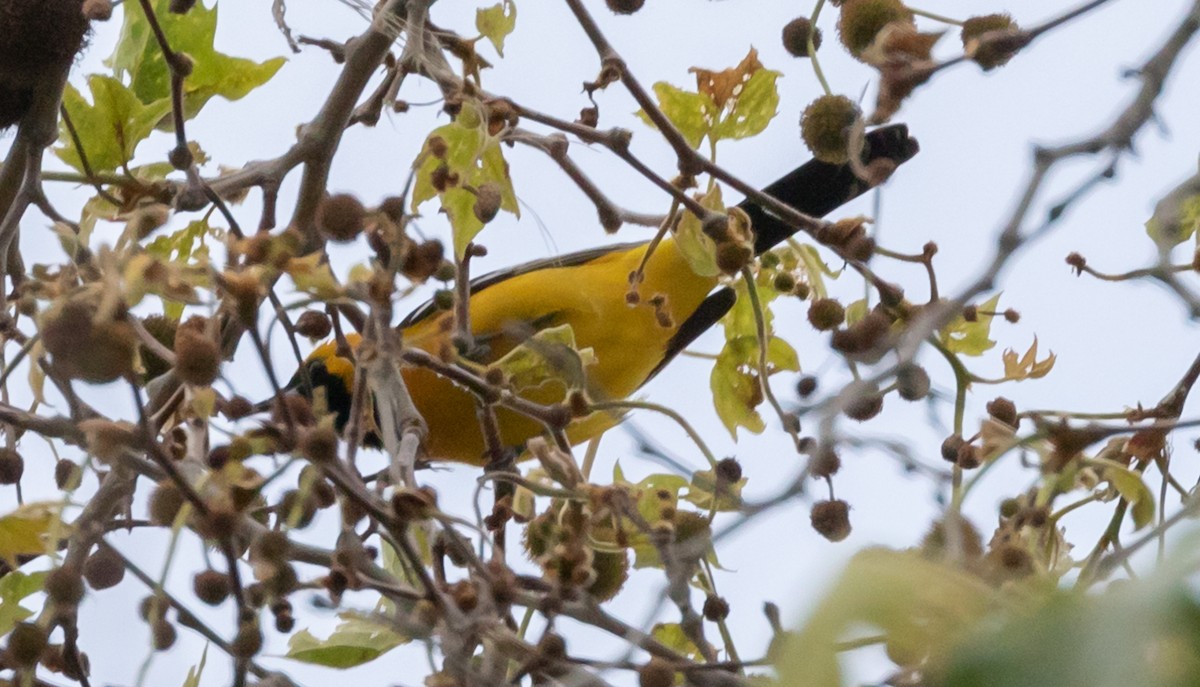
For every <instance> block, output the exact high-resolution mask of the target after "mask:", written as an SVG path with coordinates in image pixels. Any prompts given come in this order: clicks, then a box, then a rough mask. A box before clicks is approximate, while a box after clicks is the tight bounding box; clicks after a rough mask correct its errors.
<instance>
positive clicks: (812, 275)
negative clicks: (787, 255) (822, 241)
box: [796, 243, 842, 298]
mask: <svg viewBox="0 0 1200 687" xmlns="http://www.w3.org/2000/svg"><path fill="white" fill-rule="evenodd" d="M796 253H797V257H799V258H800V264H801V265H803V266H804V273H805V274H806V275H808V286H809V288H810V289H811V290H812V293H813V298H825V297H827V296H828V295H829V290H828V289H827V288H825V277H829V278H830V279H837V278H838V277H839V276H841V274H842V271H841V270H837V271H834V270H832V269H830V267H829V265H827V264H825V261H824V260H822V259H821V254H820V253H818V252H817V249H816V247H814V246H812V245H811V244H808V243H803V244H800V247H799V249H798V250H797V251H796Z"/></svg>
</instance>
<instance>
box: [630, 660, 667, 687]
mask: <svg viewBox="0 0 1200 687" xmlns="http://www.w3.org/2000/svg"><path fill="white" fill-rule="evenodd" d="M674 684H675V666H673V665H671V663H670V662H669V661H667V659H665V658H661V657H659V656H654V657H652V658H651V659H650V662H649V663H647V664H646V665H644V666H642V667H641V668H638V687H673V686H674Z"/></svg>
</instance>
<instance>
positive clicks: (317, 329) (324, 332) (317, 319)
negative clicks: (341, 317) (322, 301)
mask: <svg viewBox="0 0 1200 687" xmlns="http://www.w3.org/2000/svg"><path fill="white" fill-rule="evenodd" d="M332 331H333V322H332V321H330V319H329V316H328V315H326V314H325V313H323V312H321V311H319V310H305V311H304V312H302V313H300V317H297V318H296V333H297V334H299V335H300V336H307V337H308V338H310V339H324V338H325V337H327V336H329V333H330V332H332Z"/></svg>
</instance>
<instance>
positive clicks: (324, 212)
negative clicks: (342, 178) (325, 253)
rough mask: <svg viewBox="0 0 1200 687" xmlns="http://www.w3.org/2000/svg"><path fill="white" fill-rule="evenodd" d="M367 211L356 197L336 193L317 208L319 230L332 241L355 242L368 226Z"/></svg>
mask: <svg viewBox="0 0 1200 687" xmlns="http://www.w3.org/2000/svg"><path fill="white" fill-rule="evenodd" d="M366 217H367V209H366V208H365V207H364V206H363V204H362V201H360V200H359V199H358V198H356V197H355V196H353V195H351V194H349V193H336V194H334V195H332V196H328V197H326V198H325V199H324V200H322V201H321V203H320V205H318V206H317V215H316V218H315V219H316V224H317V229H318V230H319V231H320V232H321V234H322V235H324V236H325V238H327V239H329V240H330V241H338V242H347V241H353V240H354V239H355V238H357V237H358V235H359V234H360V233H361V232H362V230H363V227H364V226H365V224H366Z"/></svg>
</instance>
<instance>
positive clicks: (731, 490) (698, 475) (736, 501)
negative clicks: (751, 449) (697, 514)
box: [683, 470, 749, 513]
mask: <svg viewBox="0 0 1200 687" xmlns="http://www.w3.org/2000/svg"><path fill="white" fill-rule="evenodd" d="M748 480H749V478H748V477H743V478H741V479H740V480H738V482H737V483H736V484H730V485H728V486H727V487H726V488H725V489H724V490H723V491H722V492H721V494H719V495H718V494H716V486H717V478H716V474H715V473H714V472H713V471H712V470H697V471H696V472H693V473H692V482H691V484H689V485H688V491H687V494H685V495H684V497H683V498H684V500H685V501H687V502H688V503H692V504H695V505H696V507H697V508H699V509H700V510H704V511H707V510H716V511H718V512H723V513H728V512H731V511H736V510H738V509H739V508H741V507H742V489H743V488H745V486H746V482H747V481H748ZM714 501H715V502H716V506H715V507H714V506H713V503H714Z"/></svg>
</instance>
